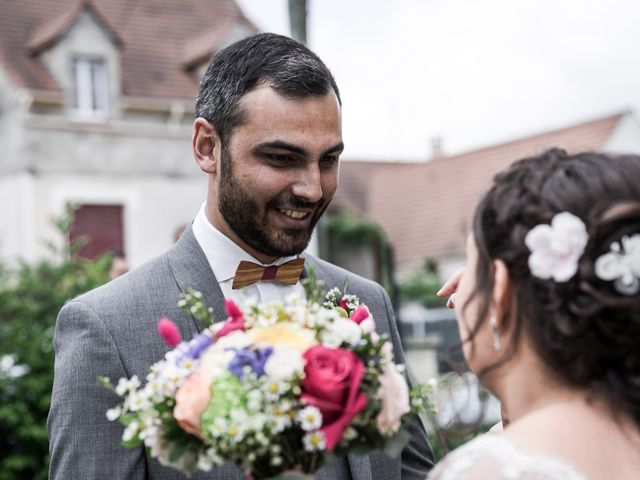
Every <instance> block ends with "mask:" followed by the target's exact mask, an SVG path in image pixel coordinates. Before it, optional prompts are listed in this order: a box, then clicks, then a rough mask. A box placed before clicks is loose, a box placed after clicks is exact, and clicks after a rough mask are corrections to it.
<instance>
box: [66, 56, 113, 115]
mask: <svg viewBox="0 0 640 480" xmlns="http://www.w3.org/2000/svg"><path fill="white" fill-rule="evenodd" d="M71 71H72V76H73V110H74V113H76V114H78V115H82V116H106V115H107V113H109V72H108V69H107V62H106V61H105V59H104V58H101V57H89V56H76V57H73V59H72V62H71Z"/></svg>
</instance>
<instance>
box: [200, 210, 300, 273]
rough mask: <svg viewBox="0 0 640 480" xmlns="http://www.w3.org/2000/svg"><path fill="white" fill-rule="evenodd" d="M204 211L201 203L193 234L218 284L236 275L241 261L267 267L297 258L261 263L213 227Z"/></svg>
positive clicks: (295, 256) (283, 258)
mask: <svg viewBox="0 0 640 480" xmlns="http://www.w3.org/2000/svg"><path fill="white" fill-rule="evenodd" d="M204 210H205V204H204V203H203V204H202V206H201V207H200V210H199V211H198V214H197V215H196V218H195V219H194V221H193V234H194V236H195V237H196V241H197V242H198V244H199V245H200V248H202V251H203V252H204V255H205V256H206V257H207V261H208V262H209V266H210V267H211V270H212V271H213V274H214V275H215V277H216V279H217V280H218V283H222V282H225V281H228V280H230V279H232V278H233V276H234V275H235V274H236V269H237V268H238V264H239V263H240V262H241V261H243V260H245V261H248V262H253V263H257V264H258V265H263V266H267V265H282V264H283V263H285V262H288V261H289V260H293V259H294V258H297V255H294V256H292V257H281V258H277V259H276V260H275V261H273V262H272V263H270V264H265V263H262V262H261V261H260V260H258V259H257V258H255V257H254V256H252V255H250V254H248V253H247V252H245V251H244V250H243V249H242V247H240V246H239V245H238V244H236V243H235V242H234V241H233V240H231V239H230V238H229V237H227V236H226V235H225V234H224V233H222V232H221V231H220V230H218V229H217V228H216V227H214V226H213V225H212V224H211V222H210V221H209V219H208V218H207V216H206V214H205V211H204Z"/></svg>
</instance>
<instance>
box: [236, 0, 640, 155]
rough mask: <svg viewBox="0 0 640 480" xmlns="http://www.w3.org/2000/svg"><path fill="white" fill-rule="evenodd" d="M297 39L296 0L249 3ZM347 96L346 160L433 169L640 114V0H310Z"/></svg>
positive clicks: (314, 35)
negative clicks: (619, 115)
mask: <svg viewBox="0 0 640 480" xmlns="http://www.w3.org/2000/svg"><path fill="white" fill-rule="evenodd" d="M238 2H239V4H240V5H241V7H242V8H243V10H244V12H245V13H246V15H247V16H248V17H249V18H250V19H251V20H252V21H253V22H254V23H255V24H256V25H257V26H258V28H260V29H262V30H265V31H273V32H278V33H283V34H289V23H288V10H287V0H238ZM309 6H310V12H309V27H308V28H309V33H308V36H309V46H310V47H311V48H312V49H313V50H314V51H315V52H316V53H318V54H319V55H320V57H321V58H322V59H323V60H324V61H325V63H326V64H327V65H328V66H329V68H330V69H331V70H332V72H333V74H334V76H335V77H336V80H337V82H338V86H339V87H340V90H341V94H342V98H343V104H344V105H343V124H344V132H343V134H344V140H345V144H346V150H345V155H344V158H352V159H362V160H368V159H385V160H424V159H427V158H428V157H429V155H430V139H431V138H433V137H438V136H439V137H442V139H443V144H444V149H445V151H446V153H457V152H460V151H464V150H469V149H472V148H476V147H480V146H484V145H489V144H493V143H498V142H502V141H506V140H510V139H513V138H517V137H519V136H523V135H528V134H531V133H537V132H540V131H544V130H548V129H552V128H557V127H563V126H566V125H570V124H572V123H578V122H581V121H584V120H589V119H593V118H598V117H600V116H605V115H608V114H611V113H616V112H618V111H621V110H626V109H633V110H634V111H635V112H636V116H638V115H640V28H639V27H638V25H639V23H640V1H638V0H598V1H595V0H309Z"/></svg>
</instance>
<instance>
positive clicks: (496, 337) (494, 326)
mask: <svg viewBox="0 0 640 480" xmlns="http://www.w3.org/2000/svg"><path fill="white" fill-rule="evenodd" d="M489 326H490V327H491V337H492V338H493V349H494V350H495V351H496V352H499V351H500V349H501V348H502V340H501V339H500V332H499V330H498V319H497V318H496V316H495V315H491V317H489Z"/></svg>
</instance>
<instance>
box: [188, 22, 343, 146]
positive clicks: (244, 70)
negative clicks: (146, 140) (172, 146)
mask: <svg viewBox="0 0 640 480" xmlns="http://www.w3.org/2000/svg"><path fill="white" fill-rule="evenodd" d="M258 85H269V86H270V87H271V88H273V89H275V90H277V91H278V92H279V93H281V94H282V95H285V96H287V97H291V98H305V97H308V96H311V95H318V96H321V95H326V94H327V93H328V92H329V91H331V90H333V91H334V93H335V94H336V97H337V98H338V102H340V104H342V102H341V100H340V93H339V91H338V86H337V85H336V82H335V80H334V78H333V75H331V72H330V71H329V69H328V68H327V67H326V65H325V64H324V63H323V62H322V60H320V58H319V57H318V56H317V55H316V54H315V53H313V52H312V51H311V50H309V49H308V48H307V47H305V46H304V45H302V44H301V43H298V42H296V41H295V40H293V39H291V38H289V37H284V36H282V35H276V34H274V33H261V34H257V35H253V36H251V37H248V38H245V39H243V40H240V41H239V42H236V43H234V44H232V45H230V46H228V47H227V48H225V49H223V50H221V51H220V52H218V53H217V54H215V55H214V56H213V57H212V58H211V61H210V62H209V66H208V68H207V71H206V72H205V74H204V76H203V77H202V80H201V81H200V87H199V91H198V97H197V98H196V117H202V118H204V119H206V120H207V121H209V122H210V123H211V124H212V125H213V126H214V127H215V128H216V130H217V131H218V135H219V136H220V139H221V142H222V144H223V145H225V140H226V139H227V138H228V137H229V135H230V134H231V132H232V130H233V128H234V127H236V126H237V125H240V124H241V123H242V122H243V120H244V119H243V111H242V109H240V108H239V107H238V102H239V100H240V98H242V96H243V95H245V94H246V93H248V92H249V91H251V90H252V89H254V88H255V87H256V86H258Z"/></svg>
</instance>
